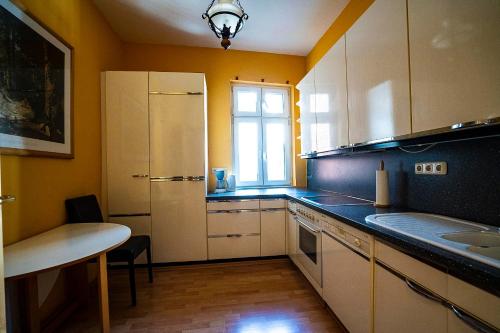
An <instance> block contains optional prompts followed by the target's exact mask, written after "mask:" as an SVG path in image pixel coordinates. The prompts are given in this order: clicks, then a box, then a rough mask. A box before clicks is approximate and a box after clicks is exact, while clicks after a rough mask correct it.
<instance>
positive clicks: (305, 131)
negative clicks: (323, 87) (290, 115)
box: [297, 68, 317, 155]
mask: <svg viewBox="0 0 500 333" xmlns="http://www.w3.org/2000/svg"><path fill="white" fill-rule="evenodd" d="M314 72H315V70H314V68H313V69H311V70H310V71H309V73H307V74H306V76H304V78H303V79H302V81H300V83H299V84H297V89H298V90H299V91H300V101H299V102H298V103H297V104H298V105H299V107H300V143H301V154H302V155H305V154H309V153H312V152H314V151H316V150H317V148H316V147H317V145H316V97H315V89H314Z"/></svg>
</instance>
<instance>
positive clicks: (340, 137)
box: [314, 36, 349, 152]
mask: <svg viewBox="0 0 500 333" xmlns="http://www.w3.org/2000/svg"><path fill="white" fill-rule="evenodd" d="M314 85H315V91H316V94H315V96H316V131H317V133H316V136H317V139H316V142H317V151H318V152H324V151H328V150H334V149H336V148H338V147H339V146H347V145H348V144H349V134H348V132H349V129H348V121H347V82H346V61H345V37H344V36H342V38H341V39H340V40H339V41H338V42H337V43H336V44H335V45H334V46H333V47H332V48H331V49H330V50H329V51H328V52H327V53H326V54H325V56H324V57H323V58H322V59H321V60H320V61H319V62H318V64H317V65H316V67H315V77H314Z"/></svg>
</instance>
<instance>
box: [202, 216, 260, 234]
mask: <svg viewBox="0 0 500 333" xmlns="http://www.w3.org/2000/svg"><path fill="white" fill-rule="evenodd" d="M207 223H208V235H209V236H211V235H227V234H252V233H256V234H258V233H260V212H259V211H241V210H235V211H224V212H208V213H207Z"/></svg>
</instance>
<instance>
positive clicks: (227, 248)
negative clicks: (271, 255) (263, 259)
mask: <svg viewBox="0 0 500 333" xmlns="http://www.w3.org/2000/svg"><path fill="white" fill-rule="evenodd" d="M259 256H260V236H259V235H250V236H226V237H224V236H221V237H210V236H209V238H208V259H209V260H214V259H231V258H249V257H259Z"/></svg>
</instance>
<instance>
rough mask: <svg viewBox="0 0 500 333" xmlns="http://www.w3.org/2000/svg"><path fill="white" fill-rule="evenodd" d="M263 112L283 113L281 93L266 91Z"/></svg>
mask: <svg viewBox="0 0 500 333" xmlns="http://www.w3.org/2000/svg"><path fill="white" fill-rule="evenodd" d="M264 112H265V113H273V114H283V112H284V101H283V94H282V93H279V92H271V93H269V92H268V93H266V94H265V95H264Z"/></svg>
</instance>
